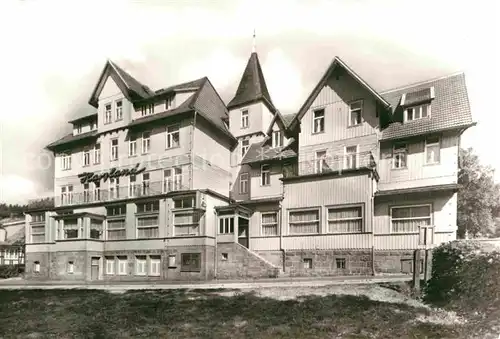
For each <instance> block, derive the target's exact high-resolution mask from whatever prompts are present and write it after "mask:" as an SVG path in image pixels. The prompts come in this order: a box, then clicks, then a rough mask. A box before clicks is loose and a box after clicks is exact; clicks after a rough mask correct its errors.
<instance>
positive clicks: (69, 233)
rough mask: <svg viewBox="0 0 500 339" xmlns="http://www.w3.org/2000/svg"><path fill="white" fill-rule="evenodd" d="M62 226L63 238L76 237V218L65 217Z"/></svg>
mask: <svg viewBox="0 0 500 339" xmlns="http://www.w3.org/2000/svg"><path fill="white" fill-rule="evenodd" d="M63 223H64V226H63V230H64V239H78V219H65V220H64V221H63Z"/></svg>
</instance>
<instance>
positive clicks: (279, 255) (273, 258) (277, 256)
mask: <svg viewBox="0 0 500 339" xmlns="http://www.w3.org/2000/svg"><path fill="white" fill-rule="evenodd" d="M255 253H257V254H258V255H259V256H261V257H262V258H264V259H266V260H267V261H269V262H270V263H271V264H273V265H274V266H276V267H279V268H281V269H282V268H283V263H284V262H283V252H282V251H255Z"/></svg>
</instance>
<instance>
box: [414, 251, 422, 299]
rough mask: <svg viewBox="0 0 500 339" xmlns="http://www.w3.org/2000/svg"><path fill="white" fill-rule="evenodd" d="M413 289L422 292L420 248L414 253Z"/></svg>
mask: <svg viewBox="0 0 500 339" xmlns="http://www.w3.org/2000/svg"><path fill="white" fill-rule="evenodd" d="M413 291H414V292H415V293H419V292H420V249H417V250H415V252H414V253H413Z"/></svg>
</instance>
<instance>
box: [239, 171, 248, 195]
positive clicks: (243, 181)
mask: <svg viewBox="0 0 500 339" xmlns="http://www.w3.org/2000/svg"><path fill="white" fill-rule="evenodd" d="M247 193H248V173H241V174H240V194H247Z"/></svg>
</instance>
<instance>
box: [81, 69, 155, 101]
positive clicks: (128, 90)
mask: <svg viewBox="0 0 500 339" xmlns="http://www.w3.org/2000/svg"><path fill="white" fill-rule="evenodd" d="M108 76H111V78H112V79H113V80H114V81H115V82H116V84H117V86H118V87H119V88H120V90H121V91H122V92H123V95H125V97H126V98H127V99H128V100H130V101H131V102H133V101H136V100H140V99H144V98H148V97H150V96H153V95H154V94H155V92H154V91H152V90H151V89H150V88H149V87H147V86H146V85H143V84H142V83H140V82H139V81H138V80H137V79H135V78H134V77H133V76H131V75H130V74H128V73H127V72H125V71H124V70H123V69H122V68H120V67H119V66H118V65H116V64H115V63H114V62H112V61H111V60H108V61H106V64H105V66H104V68H103V70H102V72H101V75H100V77H99V80H98V81H97V84H96V85H95V87H94V90H93V91H92V95H91V96H90V99H89V104H90V105H92V106H94V107H96V108H97V105H98V96H99V93H100V92H101V90H102V88H103V87H104V84H105V82H106V79H107V77H108Z"/></svg>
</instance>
